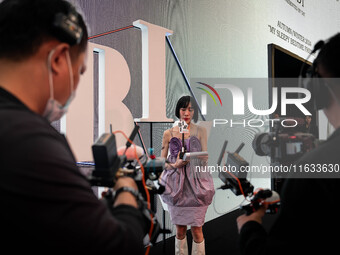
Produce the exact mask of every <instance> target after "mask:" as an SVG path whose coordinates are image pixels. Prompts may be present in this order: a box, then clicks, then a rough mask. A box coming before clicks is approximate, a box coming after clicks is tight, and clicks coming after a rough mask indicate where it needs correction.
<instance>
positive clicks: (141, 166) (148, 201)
mask: <svg viewBox="0 0 340 255" xmlns="http://www.w3.org/2000/svg"><path fill="white" fill-rule="evenodd" d="M117 133H120V134H122V135H123V136H124V137H125V139H126V140H127V141H129V142H130V143H131V144H133V145H134V152H135V158H136V160H137V162H138V164H139V165H140V168H141V171H142V175H143V177H142V183H143V187H144V190H145V194H146V200H147V205H148V209H149V210H151V202H150V193H149V190H148V189H147V187H146V183H145V178H144V177H145V172H144V167H143V164H142V163H141V162H140V160H139V158H138V156H137V148H136V145H135V143H134V142H133V141H131V140H130V139H129V138H128V136H127V135H126V134H125V133H124V132H123V131H121V130H117V131H115V132H113V134H117ZM150 218H151V221H150V222H151V224H150V230H149V238H150V240H151V235H152V231H153V228H154V224H153V216H152V214H150ZM150 248H151V247H150V246H148V247H147V249H146V252H145V255H148V254H149V252H150Z"/></svg>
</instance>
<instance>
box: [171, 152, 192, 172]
mask: <svg viewBox="0 0 340 255" xmlns="http://www.w3.org/2000/svg"><path fill="white" fill-rule="evenodd" d="M179 154H180V152H178V155H177V159H176V162H175V163H174V164H172V165H173V166H174V168H181V167H183V166H185V165H186V164H188V163H189V161H184V160H183V159H180V158H179Z"/></svg>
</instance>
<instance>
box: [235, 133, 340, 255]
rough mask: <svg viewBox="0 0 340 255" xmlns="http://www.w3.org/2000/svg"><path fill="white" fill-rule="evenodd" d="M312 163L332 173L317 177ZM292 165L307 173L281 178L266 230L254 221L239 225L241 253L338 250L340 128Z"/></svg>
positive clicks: (329, 251) (305, 252) (312, 252)
mask: <svg viewBox="0 0 340 255" xmlns="http://www.w3.org/2000/svg"><path fill="white" fill-rule="evenodd" d="M313 164H314V165H316V166H317V164H320V166H321V167H324V168H323V169H324V171H325V172H328V173H327V174H329V173H330V172H331V171H332V174H329V175H322V177H323V178H318V177H320V175H319V174H317V173H316V172H311V169H312V166H313ZM296 165H297V166H300V165H301V166H306V167H308V168H309V171H310V172H309V174H308V175H303V176H302V177H304V178H290V179H286V180H285V183H284V186H283V188H282V192H281V208H280V211H279V215H278V217H277V219H276V221H275V223H274V224H273V226H272V228H271V230H270V231H269V233H267V232H266V231H265V230H264V228H263V227H262V225H260V224H258V223H257V222H254V221H252V222H247V223H246V224H245V225H244V226H243V227H242V229H241V233H240V247H241V252H242V254H286V255H287V254H328V253H329V254H330V253H333V252H334V251H336V250H338V245H339V244H338V243H339V240H338V239H339V229H340V218H339V216H338V211H337V209H336V208H338V204H339V201H340V199H339V195H338V194H339V192H338V191H339V188H340V179H339V177H340V176H339V174H340V172H339V167H340V129H338V130H336V131H335V132H334V133H333V135H332V136H331V137H330V138H329V139H328V140H327V141H326V142H325V143H323V144H322V145H320V146H319V147H318V148H316V149H314V150H313V151H311V152H309V153H307V154H306V155H304V156H303V157H302V158H301V159H300V160H299V162H297V163H296ZM332 168H333V170H332ZM327 176H329V177H330V178H327V179H326V178H324V177H327ZM292 177H293V176H292ZM295 177H296V176H295ZM300 177H301V176H300Z"/></svg>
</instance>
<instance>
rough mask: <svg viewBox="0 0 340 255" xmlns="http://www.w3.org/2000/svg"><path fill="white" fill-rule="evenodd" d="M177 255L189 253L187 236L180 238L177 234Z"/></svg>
mask: <svg viewBox="0 0 340 255" xmlns="http://www.w3.org/2000/svg"><path fill="white" fill-rule="evenodd" d="M175 255H188V243H187V237H184V239H182V240H180V239H177V237H176V236H175Z"/></svg>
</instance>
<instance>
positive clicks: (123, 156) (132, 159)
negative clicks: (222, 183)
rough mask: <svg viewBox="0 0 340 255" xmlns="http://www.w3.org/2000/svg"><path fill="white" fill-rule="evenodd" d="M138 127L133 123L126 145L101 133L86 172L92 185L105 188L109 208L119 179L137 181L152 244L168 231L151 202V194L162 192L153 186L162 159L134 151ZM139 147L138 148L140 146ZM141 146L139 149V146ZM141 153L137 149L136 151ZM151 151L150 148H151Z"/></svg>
mask: <svg viewBox="0 0 340 255" xmlns="http://www.w3.org/2000/svg"><path fill="white" fill-rule="evenodd" d="M138 129H139V126H137V125H136V126H135V128H134V130H133V131H132V133H131V135H130V137H129V139H127V140H128V141H127V142H126V145H125V147H123V148H118V149H117V146H116V136H115V134H114V133H112V132H111V133H104V134H103V135H101V136H100V137H99V139H98V140H97V141H96V142H95V143H94V144H93V145H92V153H93V158H94V164H93V165H92V166H93V167H92V169H91V171H90V173H88V174H87V176H88V178H89V181H90V183H91V185H92V186H100V187H107V188H108V189H107V191H106V192H104V195H103V200H104V202H106V203H107V205H108V207H109V208H110V209H112V206H113V203H114V200H115V191H114V190H113V189H112V188H113V187H114V185H115V183H116V181H117V179H118V178H120V177H122V176H129V177H131V178H133V179H134V180H135V181H136V184H137V186H138V190H139V193H140V195H139V197H140V198H139V201H138V205H139V209H140V210H141V211H142V213H143V215H144V219H145V221H146V222H147V223H148V225H149V226H150V229H152V233H151V234H150V232H151V231H150V232H149V241H150V243H151V244H154V243H155V242H156V240H157V237H158V235H159V234H160V233H169V232H170V231H169V230H166V229H161V227H160V224H159V223H158V221H157V219H156V217H155V213H154V211H155V209H154V207H155V206H154V203H152V202H151V199H150V193H151V194H161V193H163V192H164V190H165V187H164V186H162V185H161V184H160V183H159V187H158V188H157V187H156V186H155V185H154V182H153V181H155V180H157V179H158V177H159V176H160V174H161V172H162V171H163V169H164V167H165V159H163V158H157V157H155V156H154V155H153V154H151V155H150V157H148V156H146V155H145V154H144V153H134V152H137V149H138V147H137V146H135V145H133V146H131V145H132V141H133V139H134V137H135V136H136V134H137V132H138ZM139 148H140V147H139ZM140 149H141V148H140ZM141 150H142V149H141ZM139 152H140V151H139ZM151 152H152V151H151Z"/></svg>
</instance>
